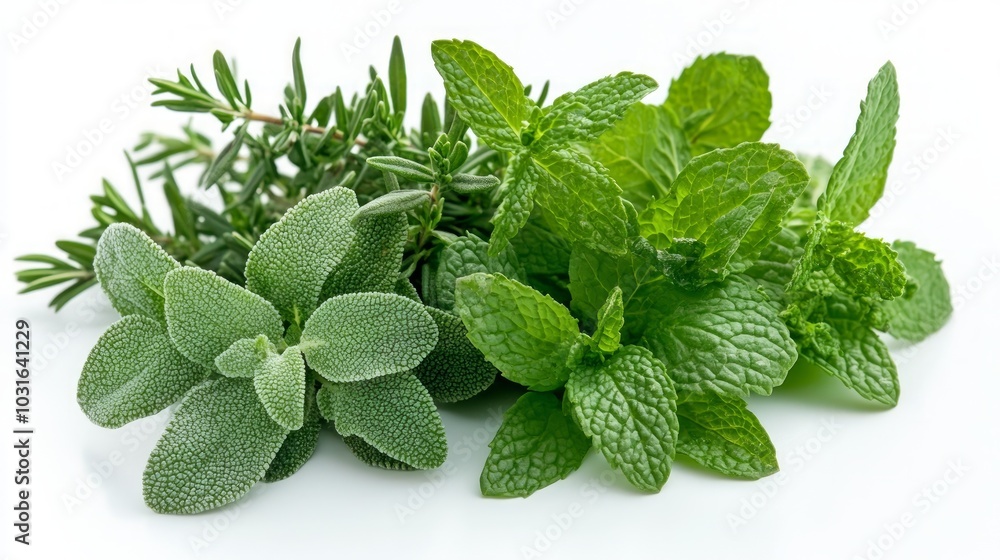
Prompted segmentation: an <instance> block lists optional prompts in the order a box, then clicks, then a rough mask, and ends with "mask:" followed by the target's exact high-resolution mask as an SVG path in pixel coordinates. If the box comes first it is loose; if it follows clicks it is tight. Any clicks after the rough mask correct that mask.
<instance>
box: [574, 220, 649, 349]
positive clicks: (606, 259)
mask: <svg viewBox="0 0 1000 560" xmlns="http://www.w3.org/2000/svg"><path fill="white" fill-rule="evenodd" d="M641 247H645V248H646V249H647V250H652V247H650V246H649V244H648V243H647V242H645V240H644V239H638V240H634V241H633V242H632V250H631V251H629V253H627V254H625V255H620V256H616V255H609V254H607V253H602V252H600V251H594V250H592V249H588V248H586V247H584V246H582V245H578V246H576V247H574V248H573V253H572V256H571V257H570V261H569V278H570V283H569V291H570V294H572V296H573V300H572V305H573V310H574V311H575V312H576V313H577V314H578V315H579V316H581V317H584V318H586V320H587V321H590V322H592V324H594V325H596V324H597V323H596V321H597V315H598V312H599V310H600V309H601V307H602V306H603V305H604V303H605V302H606V301H607V299H608V297H609V296H610V295H611V293H612V292H613V291H614V290H615V289H619V290H621V292H622V306H623V317H624V327H623V328H624V330H623V331H622V333H623V337H624V338H625V340H626V341H631V342H635V341H636V340H637V339H638V337H639V336H641V334H642V330H643V329H644V328H645V324H646V322H647V317H646V315H647V313H648V311H649V309H650V308H651V307H653V306H654V305H655V304H656V302H657V297H659V296H658V295H657V292H656V291H655V290H656V289H657V286H659V285H661V284H664V283H665V282H666V278H665V277H664V276H663V274H662V273H660V272H658V271H657V270H656V269H654V268H653V267H652V266H651V265H650V263H649V262H648V261H647V259H645V258H643V257H642V256H641V254H640V251H639V250H640V248H641Z"/></svg>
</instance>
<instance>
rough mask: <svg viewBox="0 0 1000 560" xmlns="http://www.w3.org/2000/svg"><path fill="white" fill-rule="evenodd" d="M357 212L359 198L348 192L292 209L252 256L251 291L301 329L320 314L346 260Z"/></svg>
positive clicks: (336, 191)
mask: <svg viewBox="0 0 1000 560" xmlns="http://www.w3.org/2000/svg"><path fill="white" fill-rule="evenodd" d="M357 207H358V202H357V198H356V197H355V195H354V192H353V191H351V190H350V189H345V188H343V187H334V188H332V189H329V190H326V191H323V192H321V193H319V194H314V195H312V196H309V197H306V198H305V199H303V200H302V202H299V203H298V204H296V205H295V206H293V207H292V208H291V209H290V210H289V211H288V212H286V213H285V215H284V216H282V218H281V220H279V221H278V222H277V223H276V224H274V225H272V226H271V227H269V228H268V229H267V231H265V232H264V233H263V235H261V236H260V239H258V240H257V243H256V244H255V245H254V247H253V249H252V250H251V251H250V256H249V257H247V268H246V277H247V289H248V290H250V291H251V292H254V293H255V294H260V295H261V296H263V297H264V298H265V299H267V300H268V301H270V302H271V303H272V304H273V305H274V306H275V308H277V309H278V311H279V312H280V313H281V317H282V318H283V319H285V320H286V321H289V322H291V323H295V324H298V325H302V324H303V323H304V322H305V320H306V319H307V318H308V317H309V315H310V314H311V313H312V312H313V310H314V309H316V306H317V305H318V303H319V295H320V292H321V291H322V289H323V283H324V282H325V281H326V278H327V276H329V275H330V272H331V271H332V270H333V267H334V266H336V265H337V263H339V262H340V261H341V259H343V258H344V255H346V254H347V250H348V248H349V247H350V245H351V240H352V239H353V238H354V229H353V228H351V224H350V219H351V215H352V214H353V213H354V211H355V210H356V209H357ZM305 252H308V255H309V257H308V258H303V254H304V253H305Z"/></svg>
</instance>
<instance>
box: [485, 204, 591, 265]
mask: <svg viewBox="0 0 1000 560" xmlns="http://www.w3.org/2000/svg"><path fill="white" fill-rule="evenodd" d="M520 236H521V237H520V238H519V239H518V242H517V243H515V244H514V245H513V247H514V253H515V254H516V255H517V260H518V262H520V263H521V265H522V266H523V267H524V271H525V272H526V273H527V274H528V275H529V276H548V275H559V274H566V271H567V270H569V258H570V253H571V251H572V246H571V245H570V244H569V243H567V242H566V241H565V240H564V239H562V238H561V237H559V236H558V235H556V234H554V233H552V232H551V231H550V230H549V229H548V228H546V227H545V224H544V223H543V222H542V221H541V220H540V219H538V218H537V217H536V218H532V219H531V220H529V221H528V223H526V224H525V225H524V228H523V229H522V230H521V233H520ZM490 241H491V242H492V239H490Z"/></svg>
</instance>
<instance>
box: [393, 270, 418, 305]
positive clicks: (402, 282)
mask: <svg viewBox="0 0 1000 560" xmlns="http://www.w3.org/2000/svg"><path fill="white" fill-rule="evenodd" d="M392 293H394V294H396V295H399V296H403V297H405V298H406V299H409V300H413V301H415V302H417V303H423V302H422V301H421V299H420V294H418V293H417V288H416V287H415V286H414V285H413V282H410V279H409V278H403V277H402V276H400V277H399V278H397V279H396V285H395V286H393V289H392Z"/></svg>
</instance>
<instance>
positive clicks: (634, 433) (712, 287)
mask: <svg viewBox="0 0 1000 560" xmlns="http://www.w3.org/2000/svg"><path fill="white" fill-rule="evenodd" d="M431 54H432V56H433V59H434V63H435V66H436V67H437V69H438V71H439V73H440V74H441V76H442V78H443V79H444V85H445V90H446V93H447V96H446V100H445V103H444V105H443V109H442V108H441V107H439V105H438V104H437V103H436V102H435V101H434V100H433V99H432V98H431V97H430V96H427V97H425V98H424V101H423V105H422V109H421V124H420V127H419V128H418V129H414V130H407V129H406V128H405V127H404V125H403V121H404V115H405V113H406V108H407V95H406V71H405V64H404V62H403V55H402V50H401V48H400V45H399V41H398V39H397V40H396V41H395V43H394V45H393V52H392V57H391V59H390V64H389V72H388V87H386V86H385V85H384V83H383V81H382V79H381V78H380V77H379V76H378V74H377V73H376V72H375V70H374V69H372V70H371V83H370V84H369V86H368V87H367V88H366V90H365V92H364V94H363V95H356V96H354V97H352V98H351V99H350V100H347V99H346V98H345V97H344V94H343V93H342V92H341V91H340V90H339V89H338V90H336V91H335V92H334V93H333V94H331V95H328V96H326V97H324V98H322V99H321V100H320V101H319V102H318V103H317V104H316V105H315V106H314V107H313V108H312V110H311V111H307V109H306V84H305V79H304V74H303V71H302V67H301V64H300V62H299V45H298V44H296V46H295V50H294V54H293V57H292V61H293V83H292V84H291V85H289V86H288V87H287V88H286V89H285V102H284V104H283V105H282V106H281V107H280V109H279V116H274V117H272V116H267V115H263V114H260V113H257V112H255V111H254V110H253V109H252V108H251V101H252V97H251V92H250V87H249V85H248V84H246V82H244V84H243V86H242V87H240V86H239V85H238V84H239V83H238V81H237V80H236V78H235V76H234V74H233V72H232V70H231V67H230V65H229V64H228V62H227V61H226V59H225V57H224V56H222V55H221V54H219V53H216V56H215V59H214V71H215V72H214V73H215V81H216V86H217V89H218V92H219V94H218V95H216V94H214V93H212V92H211V91H210V90H209V89H208V88H207V87H206V86H205V85H204V84H203V83H202V82H201V80H200V79H199V77H198V76H197V74H196V73H195V71H194V68H193V67H192V68H191V70H190V74H189V75H184V74H181V73H179V74H178V77H177V79H176V80H154V81H153V82H154V83H155V84H156V85H157V87H158V90H157V93H158V94H160V95H162V96H163V97H162V98H161V99H159V100H158V101H156V103H155V104H157V105H162V106H165V107H167V108H170V109H172V110H176V111H181V112H197V113H211V114H212V115H214V116H215V117H216V118H217V119H219V120H220V121H221V122H222V123H223V127H224V128H225V127H229V126H234V127H235V129H236V130H235V134H234V137H233V140H232V141H231V142H230V143H229V144H228V145H226V146H225V147H224V148H223V149H221V150H220V151H219V152H218V153H215V152H213V150H212V147H211V144H210V142H209V141H208V139H207V137H206V136H205V135H203V134H200V133H198V132H196V131H195V130H194V129H193V128H191V127H190V126H187V127H185V128H184V136H183V137H182V138H167V137H162V136H157V135H149V136H148V137H147V138H145V139H144V141H143V143H142V144H141V145H140V146H139V149H138V152H139V154H138V156H137V158H129V162H130V165H131V166H132V169H133V171H134V177H135V181H136V187H137V189H138V193H139V200H140V203H141V208H140V209H139V210H138V211H136V210H133V209H132V208H130V207H129V205H128V204H127V203H126V202H125V201H124V199H123V198H122V197H121V196H120V194H119V193H118V191H116V190H115V189H114V187H112V186H111V185H110V184H107V183H105V186H104V193H103V194H102V195H100V196H97V197H94V202H95V207H94V210H93V214H94V216H95V218H96V219H97V220H98V226H97V227H95V228H93V229H90V230H87V231H85V232H83V234H82V236H83V237H84V238H87V239H91V240H97V242H96V244H93V243H90V244H88V243H83V242H78V241H73V242H68V241H64V242H59V243H58V246H59V248H60V249H62V250H63V251H65V252H66V253H67V256H68V260H64V259H57V258H53V257H48V256H43V255H28V256H26V257H22V260H24V261H29V262H38V263H42V264H47V265H49V267H48V268H38V269H30V270H25V271H21V272H20V273H18V276H19V278H20V279H21V280H22V281H24V282H26V283H27V285H26V287H25V290H26V291H31V290H34V289H39V288H43V287H47V286H52V285H56V284H60V283H63V282H71V283H70V285H69V287H68V288H66V289H64V291H62V292H61V293H60V294H59V295H58V296H56V298H55V300H53V305H54V306H55V307H56V308H59V307H61V306H62V305H64V304H65V303H66V302H67V301H69V300H70V299H71V298H72V297H73V296H75V295H76V294H78V293H80V292H81V291H83V290H84V289H86V288H87V287H89V286H90V285H92V284H94V283H98V282H99V283H100V285H101V286H102V288H103V289H104V291H105V292H106V293H107V295H108V297H109V298H110V300H111V302H112V304H113V305H114V306H115V308H116V309H117V310H118V311H119V312H120V313H121V314H122V316H123V318H122V319H121V320H120V321H119V322H117V323H115V324H114V325H112V326H111V327H110V328H109V329H108V331H107V332H106V333H105V334H104V335H103V336H102V337H101V339H100V340H99V341H98V343H97V345H96V346H95V347H94V349H93V350H92V352H91V354H90V356H89V358H88V359H87V362H86V364H85V365H84V371H83V375H82V376H81V379H80V386H79V402H80V405H81V407H82V408H83V410H84V412H85V413H86V414H87V415H88V417H90V418H91V420H93V421H94V422H95V423H97V424H100V425H102V426H108V427H117V426H121V425H124V424H125V423H128V422H130V421H133V420H135V419H138V418H141V417H144V416H147V415H150V414H154V413H157V412H159V411H160V410H163V409H164V408H166V407H167V406H169V405H170V404H172V403H174V402H176V401H178V400H180V405H179V406H178V408H177V410H176V412H175V413H174V416H173V419H172V420H171V422H170V424H169V425H168V427H167V429H166V432H165V434H164V435H163V437H162V439H161V440H160V442H159V443H158V444H157V447H156V449H155V450H154V451H153V454H152V456H151V457H150V461H149V464H148V466H147V469H146V472H145V475H144V495H145V498H146V502H147V504H149V505H150V507H152V508H153V509H154V510H156V511H160V512H168V513H192V512H198V511H203V510H206V509H210V508H213V507H219V506H221V505H224V504H226V503H229V502H231V501H233V500H236V499H237V498H239V497H240V496H242V495H243V494H245V493H246V492H247V491H249V489H250V488H251V487H252V486H253V485H254V484H256V483H257V482H258V481H260V480H264V481H268V482H272V481H276V480H280V479H283V478H285V477H288V476H290V475H291V474H293V473H294V472H295V471H296V470H298V468H299V467H301V465H302V464H304V463H305V461H307V460H308V459H309V458H310V457H311V455H312V453H313V450H314V448H315V446H316V442H317V439H318V437H319V434H320V431H321V428H322V427H323V426H324V425H325V426H327V427H329V428H331V429H333V430H335V431H336V432H338V433H339V434H340V435H341V436H342V437H343V439H344V442H345V443H346V444H347V446H348V447H349V448H350V449H351V451H352V452H353V453H354V454H355V455H356V456H357V457H358V458H359V459H361V460H362V461H364V462H366V463H368V464H371V465H375V466H380V467H383V468H389V469H414V468H416V469H429V468H435V467H437V466H440V465H441V464H442V463H443V462H444V461H445V458H446V454H447V441H446V439H445V435H444V428H443V425H442V423H441V419H440V416H439V415H438V412H437V409H436V407H435V402H437V403H449V402H456V401H460V400H464V399H468V398H471V397H473V396H475V395H477V394H479V393H481V392H483V391H485V390H486V389H488V388H489V387H490V386H491V385H492V384H493V383H494V380H495V378H496V374H497V372H499V373H500V374H501V375H502V376H503V377H505V378H506V379H508V380H509V381H511V382H513V383H516V384H518V385H521V386H523V387H524V388H525V391H524V394H523V395H522V396H521V397H520V398H519V399H518V400H517V402H516V403H515V404H514V405H513V406H512V407H511V408H510V409H509V410H508V411H507V412H506V414H505V415H504V420H503V424H502V425H501V427H500V429H499V431H498V433H497V435H496V437H495V439H494V440H493V442H492V443H491V445H490V454H489V457H488V459H487V462H486V466H485V468H484V470H483V473H482V477H481V487H482V491H483V493H484V494H486V495H490V496H527V495H530V494H531V493H533V492H535V491H536V490H538V489H540V488H543V487H545V486H547V485H549V484H551V483H553V482H556V481H558V480H560V479H562V478H565V477H566V476H567V475H569V474H570V473H571V472H573V471H574V470H575V469H577V468H578V467H579V466H580V464H581V462H582V461H583V459H584V458H585V456H586V455H587V453H588V452H589V451H590V449H591V448H592V447H593V448H596V449H597V450H598V451H599V452H600V453H601V454H602V455H603V456H604V457H605V458H606V459H607V461H608V462H609V463H610V464H611V465H612V466H613V467H614V468H616V469H618V470H620V471H621V472H622V473H623V475H624V476H625V478H626V479H627V480H628V481H629V482H630V483H631V484H633V485H634V486H636V487H637V488H640V489H643V490H647V491H654V492H655V491H658V490H659V489H660V488H661V487H662V486H663V484H664V483H665V482H666V480H667V477H668V476H669V474H670V469H671V464H672V462H673V460H674V458H675V457H676V456H677V455H681V456H685V457H688V458H689V459H691V460H693V461H694V462H695V463H698V464H700V465H702V466H704V467H706V468H708V469H711V470H714V471H717V472H719V473H722V474H724V475H728V476H732V477H737V478H749V479H755V478H760V477H763V476H767V475H769V474H771V473H774V472H775V471H776V470H777V469H778V464H777V459H776V453H775V449H774V447H773V445H772V444H771V441H770V439H769V438H768V435H767V433H766V432H765V431H764V428H763V427H762V426H761V424H760V422H759V421H758V420H757V418H756V417H755V416H754V415H753V414H752V413H751V412H750V411H749V410H748V409H747V406H746V403H745V401H744V398H745V397H747V396H748V395H749V394H751V393H755V394H760V395H768V394H770V393H771V391H772V390H773V388H774V387H776V386H778V385H780V384H781V383H782V382H783V381H784V380H785V377H786V375H787V374H788V372H789V370H790V369H791V368H792V367H793V366H794V365H795V364H796V363H797V361H799V360H803V361H806V362H809V363H811V364H814V365H815V366H817V367H818V368H819V369H821V370H823V371H825V372H827V373H828V374H830V375H832V376H834V377H836V378H837V379H839V380H841V381H842V382H843V383H844V385H846V386H847V387H848V388H850V389H853V390H854V391H855V392H856V393H858V394H859V395H860V396H862V397H864V398H866V399H870V400H873V401H876V402H879V403H882V404H884V405H887V406H893V405H895V404H896V402H897V400H898V398H899V382H898V377H897V372H896V368H895V365H894V364H893V361H892V359H891V357H890V355H889V352H888V350H887V348H886V346H885V344H884V343H883V342H882V339H881V338H880V335H879V333H888V334H890V335H892V336H894V337H896V338H899V339H903V340H909V341H918V340H921V339H923V338H925V337H926V336H928V335H930V334H931V333H933V332H934V331H936V330H937V329H939V328H940V327H941V326H942V325H943V324H944V323H945V321H946V320H947V318H948V316H949V315H950V313H951V303H950V299H949V289H948V284H947V281H946V279H945V278H944V275H943V273H942V270H941V267H940V264H939V262H938V261H937V260H935V257H934V255H933V254H931V253H929V252H927V251H924V250H922V249H919V248H917V247H916V246H915V245H914V244H913V243H910V242H905V241H897V242H895V243H892V244H888V243H886V242H884V241H882V240H879V239H873V238H870V237H867V236H865V235H864V234H863V233H862V232H860V231H858V230H857V229H856V228H857V226H858V225H859V224H861V223H862V222H863V221H864V220H865V219H866V218H867V216H868V212H869V210H870V209H871V207H872V206H873V205H874V204H875V203H876V202H877V200H878V199H879V198H880V197H881V195H882V191H883V189H884V186H885V181H886V173H887V169H888V166H889V163H890V161H891V159H892V153H893V148H894V146H895V123H896V120H897V118H898V109H899V98H898V91H897V84H896V78H895V71H894V69H893V67H892V66H891V65H889V64H887V65H886V66H884V67H883V68H882V69H881V70H880V71H879V73H878V74H877V75H876V77H875V78H874V79H873V80H872V81H871V83H870V85H869V88H868V94H867V97H866V99H865V100H864V102H863V103H862V106H861V115H860V117H859V118H858V123H857V129H856V132H855V134H854V136H853V137H852V138H851V140H850V142H849V143H848V145H847V148H846V149H845V151H844V156H843V158H842V159H841V160H840V161H838V162H837V163H836V165H833V166H831V165H829V164H825V162H822V161H817V160H811V159H810V160H808V161H809V163H810V165H809V169H807V168H806V167H805V166H804V165H803V163H802V162H800V160H799V159H798V158H796V156H795V155H794V154H792V153H790V152H788V151H785V150H783V149H781V148H780V147H779V146H777V145H774V144H765V143H760V142H759V140H760V138H761V136H762V135H763V134H764V132H765V131H766V129H767V128H768V126H769V124H770V122H769V114H770V110H771V96H770V93H769V92H768V89H767V88H768V77H767V74H766V73H765V72H764V70H763V68H762V67H761V65H760V63H759V62H758V61H757V60H756V59H754V58H753V57H747V56H735V55H729V54H716V55H711V56H707V57H703V58H698V59H697V60H696V61H695V62H694V63H693V64H692V65H691V66H690V67H689V68H687V69H686V70H685V71H684V72H683V73H682V74H681V75H680V76H679V77H678V78H677V79H675V80H674V81H673V82H672V83H671V85H670V88H669V93H668V95H667V99H666V100H665V101H664V102H663V103H661V104H657V105H650V104H644V103H642V102H641V100H642V99H643V98H644V97H646V96H647V94H649V93H650V92H652V91H653V90H654V89H655V88H656V83H655V82H654V81H653V80H652V79H651V78H649V77H647V76H642V75H637V74H632V73H628V72H623V73H621V74H618V75H616V76H611V77H606V78H602V79H599V80H597V81H595V82H593V83H591V84H589V85H587V86H584V87H583V88H581V89H579V90H577V91H575V92H571V93H567V94H564V95H562V96H560V97H558V98H556V99H555V100H554V101H553V102H552V103H551V104H548V105H546V103H545V99H546V97H547V95H546V94H547V92H548V84H546V85H545V87H543V88H542V91H541V94H540V95H539V96H538V97H537V98H532V97H530V92H531V88H530V87H525V86H524V85H523V84H522V83H521V82H520V81H519V80H518V78H517V76H516V75H515V74H514V72H513V70H512V69H511V68H510V66H508V65H507V64H505V63H504V62H503V61H501V60H500V59H499V58H497V57H496V56H495V55H494V54H493V53H491V52H489V51H487V50H485V49H483V48H482V47H480V46H479V45H477V44H475V43H472V42H469V41H437V42H435V43H434V44H433V45H432V48H431ZM220 96H221V97H220ZM442 115H443V116H442ZM254 123H262V124H260V125H259V126H258V127H256V128H252V125H254ZM470 129H471V133H472V134H474V135H475V146H476V147H475V149H474V150H473V149H471V148H472V146H474V143H473V139H472V137H471V136H470ZM150 151H152V153H149V152H150ZM153 165H155V166H157V170H156V171H155V172H154V173H153V174H152V177H151V179H153V180H160V181H162V183H163V189H164V193H165V195H166V198H167V201H168V203H169V205H170V208H171V210H172V216H173V231H172V232H169V233H168V232H165V231H164V230H161V229H160V228H159V227H157V226H156V225H155V224H153V222H152V220H151V218H150V216H149V212H148V211H147V210H146V207H145V198H144V192H143V186H142V183H141V181H140V179H139V176H140V170H141V169H143V168H145V167H146V166H153ZM184 166H201V168H202V172H201V184H202V186H204V187H206V188H213V189H216V190H217V192H218V194H219V196H220V198H221V200H222V204H223V207H222V208H217V209H212V208H209V207H208V206H206V205H204V204H201V203H198V202H196V201H195V200H194V198H193V197H190V196H189V197H184V196H183V195H182V194H181V190H180V189H179V187H178V185H177V181H176V179H175V176H174V173H173V171H174V170H175V169H177V168H179V167H184ZM289 169H291V170H292V171H291V172H289V171H288V170H289ZM69 261H73V262H72V263H71V262H69ZM220 318H224V320H220Z"/></svg>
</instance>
